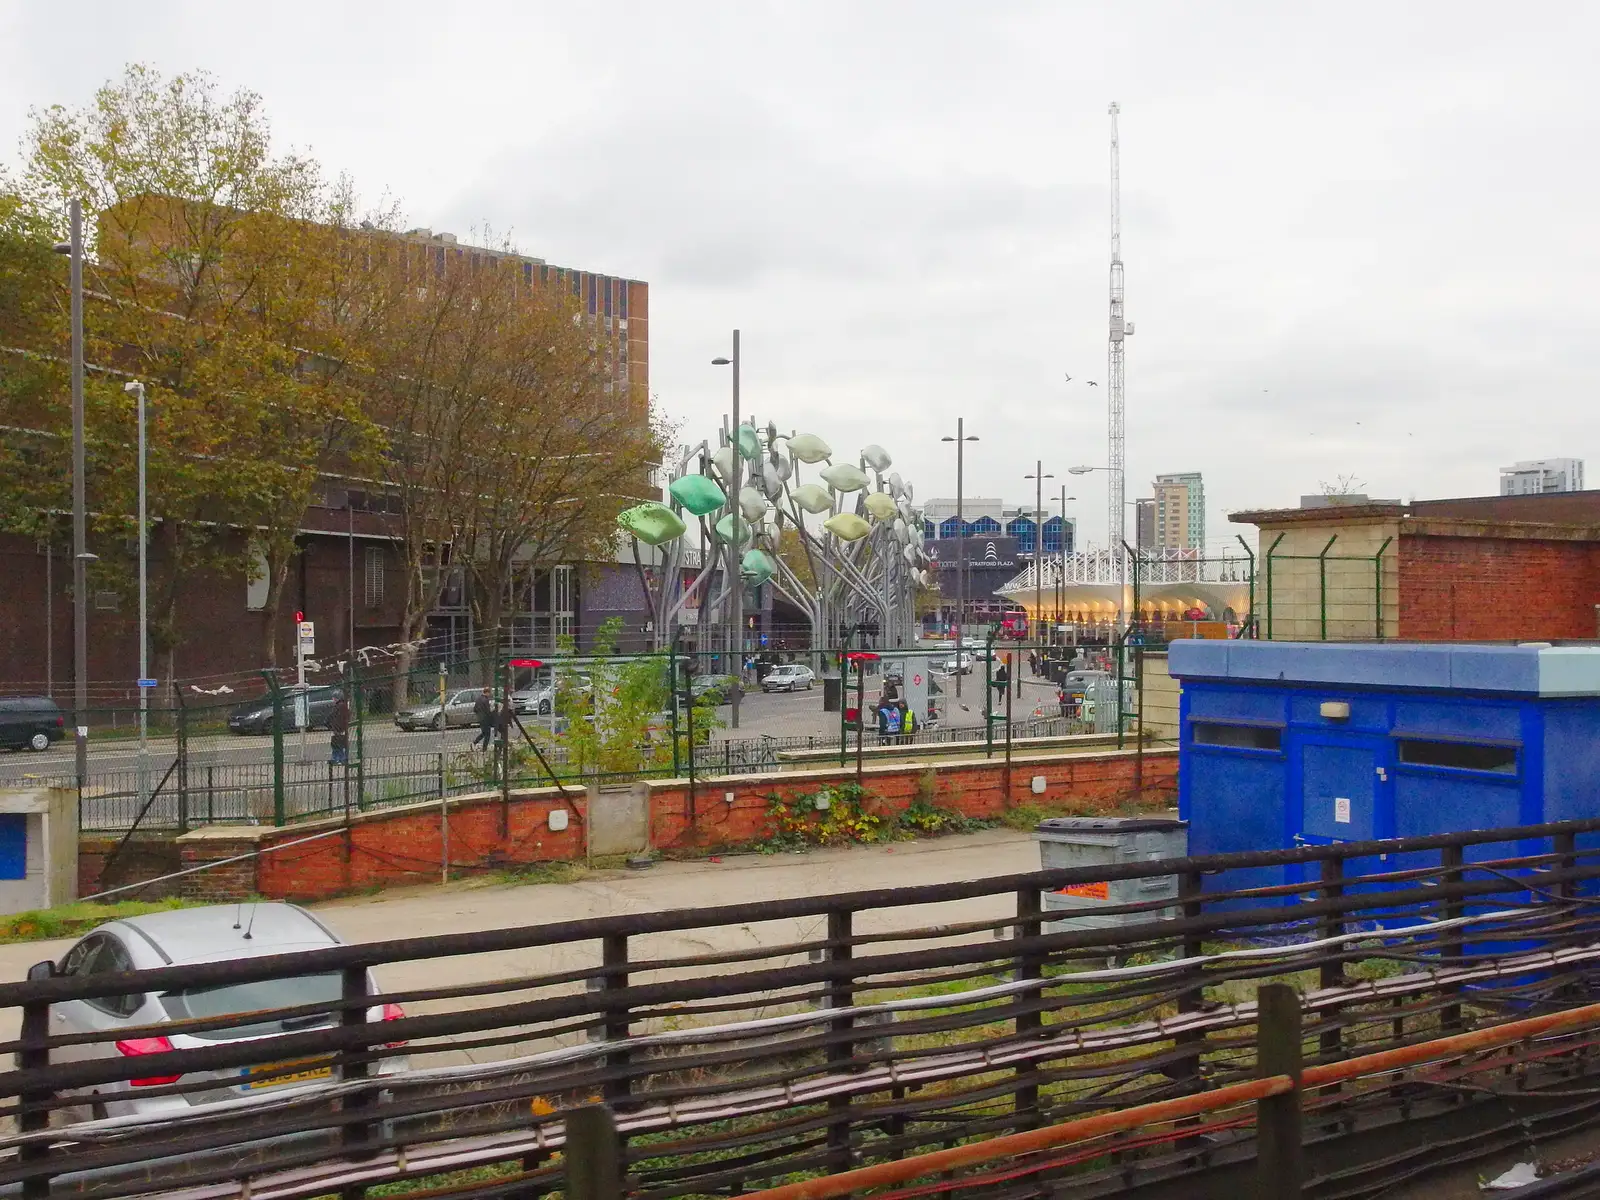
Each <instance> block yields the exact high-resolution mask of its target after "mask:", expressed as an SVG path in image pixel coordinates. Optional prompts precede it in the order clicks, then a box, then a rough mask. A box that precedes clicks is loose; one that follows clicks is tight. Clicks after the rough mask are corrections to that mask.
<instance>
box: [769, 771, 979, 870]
mask: <svg viewBox="0 0 1600 1200" xmlns="http://www.w3.org/2000/svg"><path fill="white" fill-rule="evenodd" d="M766 800H767V820H766V824H765V826H764V827H763V828H762V831H761V839H760V841H759V842H758V843H757V844H756V848H757V849H758V850H760V851H761V852H762V853H763V854H780V853H783V852H785V851H792V850H804V849H806V848H808V847H811V846H844V845H871V844H873V843H877V842H896V841H907V840H910V839H912V838H918V837H936V836H939V835H941V834H947V833H970V832H972V831H973V830H976V829H988V828H990V827H992V826H993V825H994V824H995V822H993V821H986V820H982V819H979V818H974V817H967V816H963V815H962V814H961V813H958V812H954V811H952V810H951V809H947V808H940V807H939V806H938V805H937V804H934V803H933V802H932V800H930V799H928V798H927V797H926V796H924V795H923V794H922V791H921V790H920V789H919V791H918V794H917V796H916V797H915V798H914V799H913V800H912V801H911V804H910V805H909V806H908V807H906V808H905V809H902V810H901V811H899V812H884V811H881V810H880V801H879V799H878V797H877V796H876V795H875V794H874V793H872V792H869V791H867V790H866V789H865V788H862V787H859V786H858V785H856V784H854V783H841V784H830V785H824V786H823V787H820V788H818V789H817V790H815V791H810V792H790V793H787V794H780V793H777V792H771V793H768V795H767V797H766Z"/></svg>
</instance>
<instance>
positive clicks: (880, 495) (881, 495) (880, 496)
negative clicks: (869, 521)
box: [867, 492, 895, 521]
mask: <svg viewBox="0 0 1600 1200" xmlns="http://www.w3.org/2000/svg"><path fill="white" fill-rule="evenodd" d="M867 511H868V512H869V513H871V514H872V515H873V516H874V517H875V518H877V519H878V520H880V521H887V520H889V519H890V518H891V517H893V516H894V515H895V507H894V497H893V496H891V495H889V493H888V492H873V493H872V494H871V495H870V496H868V497H867Z"/></svg>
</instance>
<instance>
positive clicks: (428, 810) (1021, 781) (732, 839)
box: [178, 750, 1178, 901]
mask: <svg viewBox="0 0 1600 1200" xmlns="http://www.w3.org/2000/svg"><path fill="white" fill-rule="evenodd" d="M929 770H932V771H933V772H934V774H935V779H936V786H937V803H938V804H940V805H942V806H943V807H946V808H950V809H954V810H956V811H958V812H961V813H964V814H966V815H968V816H973V817H993V816H997V815H999V814H1000V813H1001V812H1004V811H1005V810H1006V809H1008V808H1012V807H1016V806H1018V805H1021V804H1051V805H1068V804H1070V805H1073V806H1077V807H1080V808H1081V809H1082V810H1083V811H1085V812H1095V811H1101V812H1104V811H1109V810H1111V809H1113V808H1116V807H1119V806H1122V805H1127V804H1133V805H1137V806H1139V807H1166V806H1169V805H1171V804H1172V803H1174V802H1175V797H1176V793H1177V770H1178V761H1177V755H1176V754H1175V753H1173V752H1170V751H1162V752H1147V753H1146V754H1145V755H1144V756H1143V763H1142V771H1141V765H1140V763H1139V758H1138V756H1137V755H1136V754H1135V752H1134V751H1132V750H1124V751H1111V752H1106V753H1098V754H1063V753H1056V754H1037V755H1031V756H1027V757H1023V756H1020V755H1019V756H1017V757H1015V758H1014V759H1013V761H1012V767H1011V771H1010V773H1009V778H1008V775H1007V771H1006V768H1005V765H1004V763H1003V762H1002V761H1000V760H998V759H990V760H983V759H979V760H974V761H963V762H948V763H930V764H924V765H909V766H908V765H905V764H890V765H882V766H870V767H867V768H865V769H864V771H863V782H864V783H865V785H866V787H867V789H868V790H869V791H870V792H871V793H873V795H874V797H875V798H874V800H873V801H872V802H871V803H872V804H873V805H874V806H877V807H878V808H879V810H880V811H884V812H888V811H895V810H900V809H903V808H905V807H906V806H907V805H909V804H910V803H911V801H912V799H913V797H914V796H915V795H916V793H917V789H918V786H919V784H920V781H921V779H922V777H923V775H924V774H925V773H926V772H928V771H929ZM1035 777H1039V778H1042V779H1043V780H1044V781H1045V782H1044V791H1043V792H1042V793H1035V792H1034V791H1033V790H1032V784H1033V780H1034V779H1035ZM854 779H855V772H854V770H853V768H851V769H843V770H841V769H838V768H828V769H825V770H812V771H791V772H784V773H781V774H775V775H758V776H741V777H735V778H728V779H717V780H712V781H710V782H708V783H703V784H700V785H698V786H697V787H696V789H695V795H694V800H693V804H692V806H691V803H690V797H689V788H688V784H687V782H686V781H685V780H662V781H657V782H653V783H651V784H649V785H648V786H649V804H650V836H651V845H652V846H653V847H654V848H655V849H657V850H660V851H665V852H668V853H672V852H693V851H697V850H709V849H717V848H720V847H734V846H740V845H747V844H749V843H751V842H753V841H755V840H757V839H758V838H759V837H760V836H761V834H762V832H763V830H764V828H765V825H766V811H767V804H768V797H769V795H771V794H773V793H779V794H783V793H804V792H812V791H815V790H817V789H818V788H819V787H821V786H823V785H825V784H835V783H845V782H849V781H853V780H854ZM1136 784H1140V785H1141V786H1139V787H1136ZM728 793H732V795H733V801H732V803H729V802H728V800H727V799H726V798H725V797H726V796H727V794H728ZM556 809H563V810H565V811H566V813H567V817H568V824H567V828H566V829H564V830H561V831H553V830H552V829H551V828H550V814H551V813H552V811H554V810H556ZM586 811H587V800H586V798H585V797H584V796H583V795H581V794H574V793H570V792H569V794H568V797H567V798H563V797H562V796H561V795H559V794H558V793H557V792H556V791H555V789H553V788H543V789H538V790H531V791H525V792H515V793H513V794H512V800H511V804H510V807H509V809H507V810H505V811H504V813H503V812H502V805H501V801H500V797H499V796H498V795H493V794H490V795H482V796H468V797H460V798H458V799H456V800H453V801H452V802H451V805H450V810H449V833H450V860H451V864H452V867H453V869H455V870H457V871H473V870H485V869H494V868H503V867H511V866H516V865H519V864H529V863H537V862H552V861H573V860H581V859H583V858H584V857H585V845H586V838H585V831H584V820H585V816H586ZM502 820H504V821H505V822H506V823H507V824H508V826H509V828H508V830H507V831H506V832H505V834H504V835H503V834H502ZM178 844H179V847H180V849H181V853H182V863H183V865H184V866H185V867H189V866H197V865H199V864H200V863H203V862H219V861H222V860H224V859H228V858H232V857H235V856H238V855H248V856H250V857H248V858H246V859H245V860H244V861H241V862H238V863H233V864H230V865H228V866H224V867H218V868H215V869H213V870H210V871H201V872H197V873H195V874H194V875H190V876H186V877H185V882H184V894H186V895H189V896H193V897H195V898H201V899H208V900H218V901H221V900H232V899H237V898H240V897H244V896H250V895H261V896H266V897H268V898H270V899H294V900H315V899H320V898H324V897H328V896H334V895H339V894H342V893H348V892H354V891H361V890H363V889H366V888H370V887H378V886H386V885H394V884H402V883H426V882H433V881H436V880H438V878H439V873H440V861H441V857H442V850H443V847H442V843H441V829H440V819H439V806H438V805H437V804H433V803H428V804H416V805H405V806H402V807H397V808H389V809H383V810H381V811H378V812H372V813H363V814H360V815H359V816H357V817H356V818H355V819H354V820H353V821H352V822H351V824H350V825H349V827H348V828H346V827H345V826H344V825H343V823H342V821H326V822H314V823H309V824H300V825H296V826H294V827H293V828H287V829H271V828H243V827H241V828H222V827H215V828H210V829H204V830H199V831H196V832H195V833H191V834H188V835H186V836H184V837H182V838H180V839H178ZM274 847H279V848H276V849H275V848H274Z"/></svg>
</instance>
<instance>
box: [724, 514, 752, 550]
mask: <svg viewBox="0 0 1600 1200" xmlns="http://www.w3.org/2000/svg"><path fill="white" fill-rule="evenodd" d="M736 531H737V535H738V542H739V545H741V546H742V545H744V544H745V543H746V542H748V541H749V540H750V522H748V521H746V520H745V519H744V518H743V517H738V518H735V517H734V515H733V514H732V513H727V514H725V515H724V516H723V518H722V520H720V521H718V522H717V536H718V537H720V538H721V539H722V540H723V541H725V542H731V541H733V540H734V536H735V532H736Z"/></svg>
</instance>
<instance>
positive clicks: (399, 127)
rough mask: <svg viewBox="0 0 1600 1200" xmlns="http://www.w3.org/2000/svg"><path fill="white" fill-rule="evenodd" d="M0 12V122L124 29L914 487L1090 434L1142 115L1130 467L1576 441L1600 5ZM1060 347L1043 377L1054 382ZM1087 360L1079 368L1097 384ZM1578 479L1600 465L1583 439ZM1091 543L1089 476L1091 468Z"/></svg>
mask: <svg viewBox="0 0 1600 1200" xmlns="http://www.w3.org/2000/svg"><path fill="white" fill-rule="evenodd" d="M66 15H67V14H66V13H65V12H63V11H61V10H59V9H58V6H55V5H49V4H44V3H34V2H31V0H0V153H3V154H4V155H5V157H6V158H7V159H9V160H10V161H12V162H13V163H14V162H15V157H16V152H15V147H16V144H17V141H18V138H19V136H20V135H21V133H22V130H23V128H24V125H25V123H26V114H27V110H28V109H29V107H30V106H35V105H47V104H53V103H61V104H68V105H79V104H83V103H86V102H88V101H89V99H90V98H91V96H92V93H93V91H94V89H95V87H96V86H97V85H99V84H100V83H101V82H103V81H104V80H106V79H108V78H110V77H113V76H116V75H119V74H120V73H121V71H122V68H123V65H124V64H125V63H126V62H128V61H133V60H136V61H142V62H145V63H148V64H151V65H152V66H155V67H157V68H158V69H160V70H161V71H163V72H165V73H172V72H176V71H179V70H184V69H189V68H195V67H202V68H205V69H207V70H209V71H211V72H212V73H213V74H214V75H215V76H216V77H217V79H218V80H219V82H220V83H221V84H222V85H223V86H224V88H226V89H228V90H231V89H233V88H235V87H248V88H252V89H254V90H256V91H258V92H260V93H261V95H262V96H263V97H264V98H265V101H266V105H267V108H268V111H269V112H270V114H271V116H272V118H273V122H274V129H275V132H276V134H277V136H278V138H279V139H280V142H281V144H282V145H283V146H284V147H288V146H294V147H298V148H301V149H307V150H310V151H312V152H313V153H314V154H316V156H317V157H318V158H320V159H321V160H322V161H323V163H324V164H325V165H326V166H327V167H328V168H329V169H330V171H341V170H342V171H348V172H349V173H350V174H351V175H353V176H354V177H355V179H356V180H357V182H358V184H359V185H360V187H361V188H362V190H363V192H364V193H365V194H366V195H368V196H369V197H371V198H373V199H375V200H376V199H378V198H379V197H380V196H381V195H382V194H383V193H384V192H387V193H389V194H391V195H392V196H393V197H395V198H396V199H398V200H399V201H400V203H401V204H402V206H403V208H404V211H405V213H406V215H407V218H408V219H409V221H410V222H411V223H413V224H418V225H428V226H432V227H433V228H434V229H436V230H440V229H443V230H451V231H454V232H457V233H458V234H462V235H465V234H466V233H467V232H468V231H469V229H470V228H471V227H473V226H474V225H480V226H481V225H483V224H489V225H492V226H493V227H494V228H496V229H497V230H506V231H509V232H510V233H511V235H512V237H513V238H514V239H515V241H516V242H517V244H518V247H519V249H521V250H522V251H523V252H524V253H528V254H535V255H539V256H541V257H544V258H546V259H548V260H549V261H551V262H553V263H557V264H560V265H566V266H578V267H581V268H584V269H587V270H593V271H601V272H605V273H607V274H614V275H626V276H630V277H633V278H638V279H644V280H646V281H648V282H649V284H650V292H651V295H650V300H651V315H652V323H651V331H650V333H651V347H650V351H651V380H650V384H651V390H652V391H653V392H654V393H656V395H657V396H658V397H659V399H660V402H661V404H662V405H663V407H664V408H665V410H666V411H667V413H668V414H670V415H671V416H672V417H674V418H676V419H678V420H680V421H681V422H682V423H683V425H684V429H685V433H686V434H693V435H696V436H700V435H702V434H705V433H709V432H710V430H711V429H713V428H714V426H715V422H716V419H717V416H718V414H719V413H720V412H721V411H722V409H723V408H724V407H725V404H726V399H727V386H728V383H727V375H726V373H725V371H724V370H722V369H719V368H715V367H712V366H711V365H709V360H710V359H711V358H712V357H713V356H715V355H718V354H722V353H725V352H726V349H727V342H728V332H729V330H731V329H732V328H734V327H735V326H737V327H739V328H741V329H742V330H743V339H744V384H745V386H744V396H745V405H746V410H747V411H752V410H753V411H754V412H755V414H756V415H758V416H759V417H760V418H761V419H763V420H765V419H767V418H772V419H775V420H776V421H777V422H778V423H779V424H780V425H782V426H791V427H798V428H800V429H802V430H809V431H812V432H815V433H819V434H821V435H822V436H824V437H825V438H827V439H828V440H829V441H830V442H831V443H832V444H833V445H834V447H835V449H836V450H841V451H853V450H855V449H858V448H859V447H860V446H861V445H863V444H865V443H867V442H879V443H881V444H882V445H884V446H885V447H887V448H888V449H889V451H890V453H891V454H893V455H894V456H895V459H896V467H897V469H900V470H901V471H902V472H903V473H904V474H905V475H906V476H907V477H908V478H910V479H912V480H914V481H915V483H916V487H917V494H918V496H919V498H925V497H931V496H936V495H948V494H953V492H954V483H955V480H954V473H955V471H954V456H953V454H952V448H951V447H949V446H945V445H942V444H941V443H940V442H939V438H940V436H941V435H943V434H947V433H951V434H953V433H954V431H955V423H956V418H957V417H958V416H964V417H965V418H966V421H967V428H968V430H969V431H970V432H973V433H976V434H978V435H979V436H980V437H981V438H982V441H981V442H980V443H978V444H977V445H974V446H971V447H970V448H969V453H968V457H967V490H968V492H969V494H972V495H988V496H994V495H1000V496H1004V497H1006V498H1007V499H1010V500H1013V501H1018V500H1024V499H1025V498H1026V500H1027V502H1029V503H1031V497H1032V490H1033V489H1032V486H1031V484H1029V483H1028V482H1027V481H1025V480H1024V479H1023V475H1024V474H1026V473H1027V472H1029V471H1032V470H1033V464H1034V460H1035V459H1036V458H1039V457H1042V458H1043V459H1044V463H1045V470H1046V471H1050V472H1053V473H1055V474H1056V475H1057V476H1058V477H1061V478H1066V477H1065V474H1064V471H1065V468H1066V467H1068V466H1071V465H1074V464H1103V463H1104V462H1105V461H1106V453H1107V452H1106V415H1105V388H1104V386H1103V384H1104V379H1105V370H1106V288H1107V283H1106V276H1107V269H1106V264H1107V260H1108V233H1107V225H1108V161H1107V160H1108V149H1107V143H1108V118H1107V116H1106V107H1107V103H1108V102H1109V101H1111V100H1113V99H1115V100H1117V101H1118V102H1120V104H1121V107H1122V146H1123V153H1122V183H1123V224H1124V229H1123V257H1124V260H1125V262H1126V263H1127V297H1128V303H1127V311H1128V318H1129V319H1130V320H1132V321H1133V322H1134V323H1135V324H1136V326H1137V329H1138V332H1137V334H1136V336H1135V337H1134V338H1132V339H1131V340H1130V341H1129V343H1128V368H1127V379H1128V392H1127V394H1128V421H1127V430H1128V464H1129V481H1128V497H1129V498H1130V499H1131V498H1133V497H1134V496H1137V495H1144V494H1148V491H1149V481H1150V479H1151V477H1152V476H1153V475H1154V474H1155V473H1157V472H1161V471H1178V470H1199V471H1202V472H1204V475H1205V481H1206V489H1207V497H1208V506H1207V507H1208V513H1209V522H1210V526H1211V527H1210V537H1209V540H1210V541H1211V542H1212V543H1213V544H1217V543H1219V542H1221V541H1223V540H1226V539H1228V538H1230V537H1231V534H1232V533H1233V532H1234V531H1235V530H1234V528H1230V527H1229V526H1228V525H1227V524H1226V523H1225V521H1226V519H1225V516H1224V514H1225V513H1227V512H1228V511H1230V510H1234V509H1238V508H1241V507H1248V506H1279V505H1292V504H1294V503H1295V502H1296V498H1297V497H1298V496H1299V495H1300V494H1301V493H1302V492H1312V491H1316V490H1317V488H1318V484H1319V482H1320V481H1329V482H1331V481H1333V480H1334V479H1335V478H1336V477H1338V476H1341V475H1354V476H1355V478H1356V480H1357V481H1358V482H1360V483H1362V484H1364V485H1365V487H1364V490H1365V491H1367V492H1368V493H1370V494H1375V495H1381V496H1396V497H1400V498H1402V499H1404V498H1409V497H1413V496H1415V497H1418V498H1426V497H1439V496H1458V495H1482V494H1486V493H1491V492H1493V491H1495V490H1496V486H1497V484H1496V480H1497V475H1496V469H1497V468H1498V467H1499V466H1501V465H1503V464H1506V463H1509V462H1510V461H1512V460H1513V459H1518V458H1536V457H1549V456H1558V455H1561V456H1578V457H1583V456H1587V455H1589V454H1590V452H1591V451H1592V450H1595V449H1596V447H1595V437H1594V434H1593V432H1592V431H1593V430H1594V427H1595V425H1594V415H1593V414H1594V402H1595V398H1596V393H1597V388H1596V382H1597V377H1600V339H1597V338H1596V337H1595V329H1596V327H1597V325H1600V232H1597V231H1600V220H1597V212H1600V203H1597V189H1596V183H1597V176H1600V156H1597V155H1596V152H1595V148H1596V146H1600V130H1597V129H1596V125H1597V122H1600V103H1597V101H1600V71H1596V70H1595V69H1594V66H1593V62H1594V46H1595V45H1596V44H1600V6H1595V5H1586V4H1571V5H1559V4H1539V5H1530V6H1520V7H1519V6H1515V5H1510V4H1505V3H1500V4H1494V5H1489V4H1472V3H1465V4H1464V3H1461V2H1459V0H1457V2H1454V3H1440V4H1432V5H1428V4H1401V5H1397V4H1394V3H1381V4H1379V3H1374V4H1350V3H1346V4H1339V5H1334V4H1323V5H1317V6H1309V5H1299V4H1285V3H1281V2H1279V3H1263V4H1244V3H1231V4H1209V5H1194V4H1187V3H1183V4H1156V3H1133V4H1120V5H1111V4H1104V3H1102V4H1068V3H1050V4H1037V5H1034V4H1023V3H999V2H991V3H986V4H973V3H960V4H957V3H937V2H933V0H921V2H918V3H910V2H907V3H870V2H867V0H858V2H856V3H837V4H834V3H819V2H817V0H806V2H804V3H801V2H798V0H797V2H795V3H787V4H773V3H769V4H760V3H751V2H748V0H741V2H739V3H732V2H730V3H722V4H706V3H689V2H675V0H655V2H653V3H625V2H624V3H617V2H613V3H608V4H605V5H590V4H572V3H567V4H562V5H553V4H533V3H522V4H506V5H494V4H473V3H459V4H455V5H450V6H444V7H441V6H439V5H437V4H429V5H410V4H405V3H390V4H386V5H378V6H374V5H371V4H361V5H356V4H344V3H340V2H338V0H322V2H320V3H317V4H294V3H287V2H285V0H276V2H275V3H273V4H271V5H266V6H234V5H218V4H214V3H210V4H202V3H193V4H184V3H161V2H159V0H141V2H140V3H138V4H127V3H123V2H118V3H103V2H97V0H80V2H79V3H78V4H76V5H74V6H72V10H71V14H70V15H71V23H70V26H69V25H68V24H66V23H65V22H64V21H63V20H62V18H63V17H65V16H66ZM1067 374H1070V375H1071V376H1072V377H1073V380H1072V382H1071V383H1067V382H1066V381H1065V379H1064V376H1066V375H1067ZM1088 380H1096V381H1099V382H1100V383H1101V384H1102V386H1101V387H1097V388H1090V387H1088V386H1087V381H1088ZM1591 465H1592V467H1593V468H1594V469H1596V470H1600V462H1597V463H1594V464H1591ZM1069 482H1070V483H1071V485H1072V489H1073V490H1072V492H1071V493H1070V494H1073V495H1076V496H1077V497H1078V498H1079V502H1078V503H1076V504H1074V505H1071V506H1070V507H1071V508H1072V509H1073V511H1074V512H1075V514H1076V515H1077V516H1078V517H1079V518H1080V523H1081V526H1082V530H1083V533H1084V535H1086V536H1087V538H1088V539H1089V540H1091V541H1098V540H1100V539H1101V538H1103V536H1104V531H1105V527H1106V520H1105V488H1104V476H1103V475H1090V476H1084V477H1079V478H1076V479H1071V480H1069Z"/></svg>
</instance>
